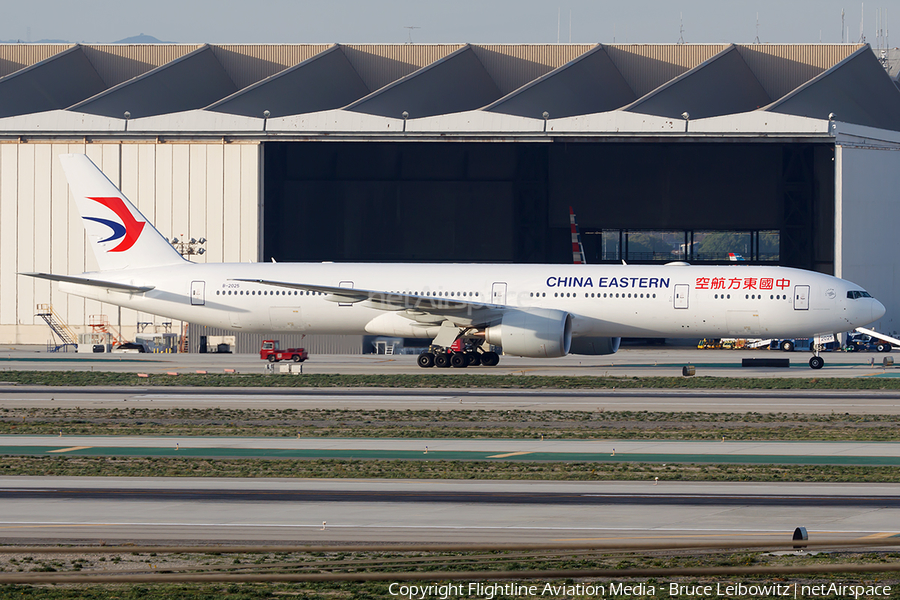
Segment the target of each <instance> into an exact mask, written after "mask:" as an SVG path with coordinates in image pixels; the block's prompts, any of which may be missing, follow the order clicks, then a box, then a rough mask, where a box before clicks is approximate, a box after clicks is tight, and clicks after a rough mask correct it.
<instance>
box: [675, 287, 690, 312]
mask: <svg viewBox="0 0 900 600" xmlns="http://www.w3.org/2000/svg"><path fill="white" fill-rule="evenodd" d="M690 291H691V286H690V285H689V284H687V283H676V284H675V308H687V307H688V296H689V295H690Z"/></svg>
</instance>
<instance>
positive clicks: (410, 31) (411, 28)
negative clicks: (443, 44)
mask: <svg viewBox="0 0 900 600" xmlns="http://www.w3.org/2000/svg"><path fill="white" fill-rule="evenodd" d="M403 29H409V37H408V38H407V41H406V43H407V44H412V43H413V41H412V32H413V29H422V28H421V27H416V26H415V25H404V26H403Z"/></svg>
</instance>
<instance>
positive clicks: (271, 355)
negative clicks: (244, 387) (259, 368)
mask: <svg viewBox="0 0 900 600" xmlns="http://www.w3.org/2000/svg"><path fill="white" fill-rule="evenodd" d="M269 362H278V358H276V357H275V355H274V354H270V355H269Z"/></svg>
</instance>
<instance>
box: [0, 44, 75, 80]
mask: <svg viewBox="0 0 900 600" xmlns="http://www.w3.org/2000/svg"><path fill="white" fill-rule="evenodd" d="M73 45H74V44H0V77H5V76H6V75H9V74H10V73H15V72H16V71H18V70H19V69H24V68H25V67H30V66H31V65H33V64H36V63H39V62H41V61H42V60H47V59H48V58H50V57H51V56H54V55H56V54H59V53H60V52H62V51H63V50H68V49H69V48H71V47H72V46H73Z"/></svg>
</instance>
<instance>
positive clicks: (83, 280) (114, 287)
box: [19, 273, 155, 294]
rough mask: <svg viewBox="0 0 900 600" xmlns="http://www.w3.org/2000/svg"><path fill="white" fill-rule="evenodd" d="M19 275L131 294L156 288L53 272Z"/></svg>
mask: <svg viewBox="0 0 900 600" xmlns="http://www.w3.org/2000/svg"><path fill="white" fill-rule="evenodd" d="M19 275H27V276H28V277H36V278H37V279H49V280H50V281H64V282H66V283H77V284H79V285H90V286H94V287H99V288H105V289H107V290H111V291H114V292H127V293H130V294H143V293H144V292H149V291H150V290H152V289H154V288H155V286H152V285H129V284H127V283H117V282H115V281H103V280H100V279H89V278H87V277H73V276H71V275H54V274H53V273H19Z"/></svg>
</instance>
